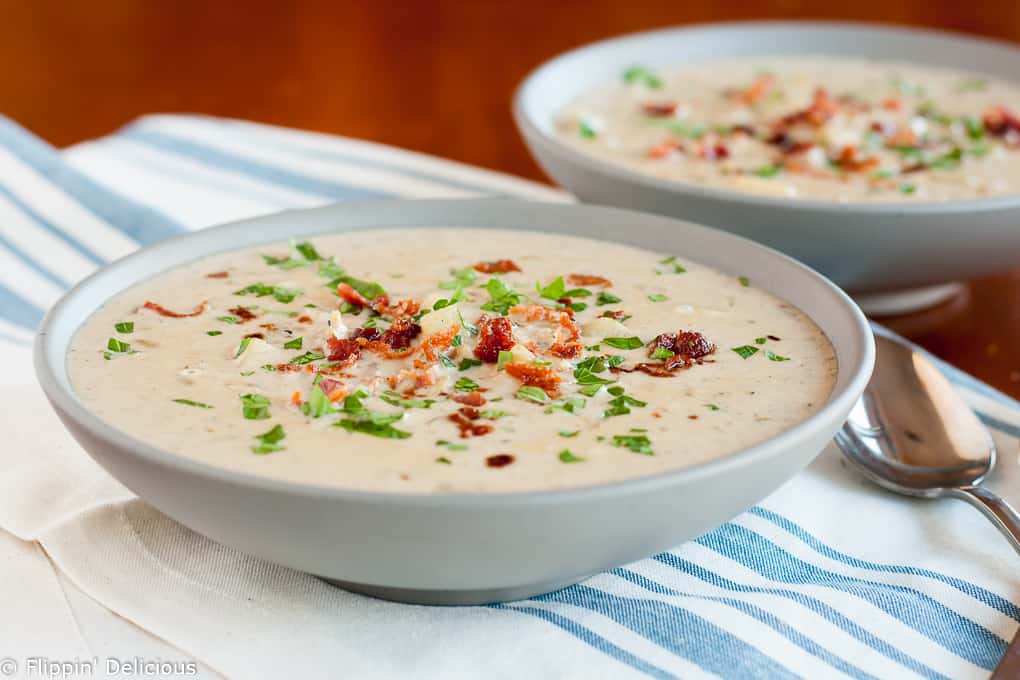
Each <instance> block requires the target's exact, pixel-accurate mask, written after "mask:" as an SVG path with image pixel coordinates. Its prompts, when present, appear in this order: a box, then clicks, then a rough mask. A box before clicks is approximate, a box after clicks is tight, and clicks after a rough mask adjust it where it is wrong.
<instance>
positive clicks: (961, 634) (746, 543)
mask: <svg viewBox="0 0 1020 680" xmlns="http://www.w3.org/2000/svg"><path fill="white" fill-rule="evenodd" d="M697 542H698V543H700V544H701V545H704V546H705V547H707V548H710V549H712V550H714V551H716V552H718V553H719V554H721V555H724V556H726V557H728V558H730V559H731V560H734V561H735V562H738V563H740V564H742V565H744V566H746V567H749V568H750V569H752V570H754V571H756V572H758V573H759V574H761V575H762V576H764V577H766V578H769V579H772V580H773V581H778V582H780V583H789V584H792V585H805V584H810V585H819V586H824V587H827V588H832V589H833V590H838V591H841V592H844V593H848V594H850V595H853V596H855V597H858V598H860V599H861V600H863V601H865V602H868V603H870V604H871V605H872V606H874V607H876V608H878V609H880V610H882V611H884V612H886V613H887V614H889V615H890V616H892V617H894V618H896V619H898V620H899V621H901V622H903V623H904V624H906V625H908V626H910V627H911V628H913V629H914V630H916V631H917V632H919V633H921V634H922V635H924V636H925V637H927V638H929V639H931V640H933V641H935V642H937V643H938V644H940V645H942V646H943V647H945V648H946V649H948V650H949V651H951V652H953V653H954V654H956V655H958V656H960V657H961V658H964V659H966V660H968V661H970V662H971V663H974V664H976V665H978V666H980V667H982V668H989V669H990V668H994V667H995V664H997V663H998V662H999V659H1001V658H1002V655H1003V653H1004V652H1005V651H1006V642H1005V641H1004V640H1003V639H1002V638H1000V637H999V636H998V635H996V634H995V633H992V632H991V631H990V630H988V629H986V628H984V627H983V626H981V625H979V624H977V623H975V622H974V621H972V620H971V619H968V618H966V617H965V616H962V615H961V614H960V613H958V612H956V611H954V610H952V609H949V608H948V607H946V606H944V605H943V604H941V603H940V602H938V601H936V600H934V599H933V598H931V597H930V596H928V595H926V594H924V593H922V592H920V591H918V590H916V589H914V588H909V587H907V586H901V585H896V584H890V583H879V582H876V581H868V580H866V579H861V578H855V577H852V576H846V575H844V574H838V573H835V572H832V571H828V570H826V569H822V568H821V567H817V566H815V565H813V564H810V563H808V562H805V561H804V560H801V559H799V558H797V557H795V556H793V555H792V554H790V553H788V552H787V551H786V550H784V549H783V548H781V547H779V546H778V545H776V544H775V543H772V542H771V541H769V540H767V539H765V538H764V537H762V536H761V535H759V534H757V533H755V532H753V531H751V530H749V529H747V528H746V527H742V526H740V525H738V524H724V525H723V526H721V527H719V528H718V529H716V530H715V531H713V532H711V533H708V534H706V535H704V536H702V537H701V538H699V539H697Z"/></svg>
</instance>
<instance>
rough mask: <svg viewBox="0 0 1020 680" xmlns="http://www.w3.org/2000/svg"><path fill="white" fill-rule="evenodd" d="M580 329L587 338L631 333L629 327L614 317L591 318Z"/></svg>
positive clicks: (619, 335) (617, 336)
mask: <svg viewBox="0 0 1020 680" xmlns="http://www.w3.org/2000/svg"><path fill="white" fill-rule="evenodd" d="M581 330H582V332H583V333H584V335H585V336H587V337H589V338H620V337H624V336H629V335H633V334H632V333H631V332H630V329H629V328H627V327H626V326H624V325H623V324H622V323H620V322H619V321H617V320H616V319H609V318H603V317H600V318H598V319H592V320H591V321H589V322H588V323H586V324H585V325H584V327H583V328H582V329H581Z"/></svg>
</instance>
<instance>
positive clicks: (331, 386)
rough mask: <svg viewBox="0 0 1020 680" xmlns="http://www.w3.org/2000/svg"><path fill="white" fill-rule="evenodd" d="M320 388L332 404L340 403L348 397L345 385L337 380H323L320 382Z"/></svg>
mask: <svg viewBox="0 0 1020 680" xmlns="http://www.w3.org/2000/svg"><path fill="white" fill-rule="evenodd" d="M319 388H320V389H321V390H322V391H323V393H325V395H326V397H327V398H328V399H329V400H330V401H331V402H332V401H339V400H340V399H342V398H343V397H344V396H346V389H345V388H344V384H343V383H342V382H340V381H339V380H336V379H335V378H323V379H322V380H320V381H319Z"/></svg>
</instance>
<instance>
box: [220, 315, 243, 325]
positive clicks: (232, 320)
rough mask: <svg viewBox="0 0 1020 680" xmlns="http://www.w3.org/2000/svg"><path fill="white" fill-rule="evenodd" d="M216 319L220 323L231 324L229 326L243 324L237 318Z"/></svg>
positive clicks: (221, 317) (223, 317)
mask: <svg viewBox="0 0 1020 680" xmlns="http://www.w3.org/2000/svg"><path fill="white" fill-rule="evenodd" d="M216 319H217V320H218V321H222V322H223V323H229V324H236V323H241V320H240V319H238V318H237V317H236V316H218V317H216Z"/></svg>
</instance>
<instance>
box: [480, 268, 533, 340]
mask: <svg viewBox="0 0 1020 680" xmlns="http://www.w3.org/2000/svg"><path fill="white" fill-rule="evenodd" d="M485 290H486V291H487V292H488V293H489V301H488V302H486V303H485V304H483V305H482V309H484V310H485V311H488V312H496V313H497V314H500V315H502V316H506V315H507V313H508V312H509V310H510V308H511V307H514V306H516V305H519V304H520V303H521V299H522V298H523V297H524V296H523V295H521V294H520V293H518V292H517V291H515V290H514V289H513V288H511V287H510V286H508V285H506V284H505V283H503V281H502V280H501V279H497V278H491V279H489V282H488V283H486V284H485ZM475 332H477V329H476V330H475ZM473 334H474V333H472V335H473Z"/></svg>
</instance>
